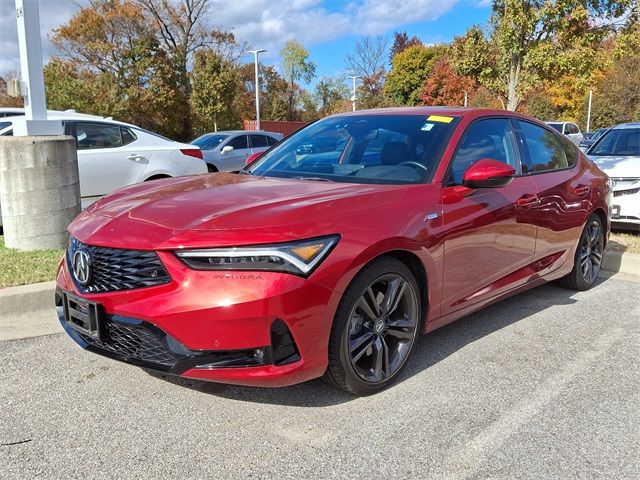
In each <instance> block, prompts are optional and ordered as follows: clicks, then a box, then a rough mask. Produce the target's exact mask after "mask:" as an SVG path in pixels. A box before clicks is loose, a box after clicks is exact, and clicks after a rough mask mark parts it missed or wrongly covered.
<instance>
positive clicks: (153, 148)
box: [0, 112, 207, 225]
mask: <svg viewBox="0 0 640 480" xmlns="http://www.w3.org/2000/svg"><path fill="white" fill-rule="evenodd" d="M18 118H19V117H5V118H3V119H2V122H3V123H4V122H7V123H9V125H8V126H5V128H3V129H1V130H0V136H8V135H13V121H15V120H16V119H18ZM49 118H52V119H57V120H61V121H62V123H63V126H64V131H65V133H66V134H67V135H71V136H73V137H75V138H76V142H77V147H78V169H79V172H80V194H81V196H82V206H83V208H85V207H87V206H88V205H89V204H91V203H92V202H94V201H96V200H97V199H99V198H100V197H102V196H103V195H106V194H107V193H111V192H113V191H114V190H117V189H119V188H122V187H125V186H127V185H132V184H134V183H138V182H144V181H147V180H155V179H159V178H166V177H177V176H181V175H191V174H197V173H206V171H207V167H206V165H205V163H204V162H203V161H202V152H201V151H200V149H199V148H197V147H195V146H193V145H190V144H185V143H178V142H174V141H172V140H169V139H167V138H164V137H162V136H160V135H157V134H155V133H152V132H149V131H147V130H144V129H142V128H140V127H137V126H135V125H130V124H128V123H123V122H118V121H115V120H112V119H106V118H103V117H98V116H91V115H84V114H79V113H75V112H73V113H72V112H51V113H50V114H49ZM0 219H1V215H0ZM0 225H2V223H1V220H0Z"/></svg>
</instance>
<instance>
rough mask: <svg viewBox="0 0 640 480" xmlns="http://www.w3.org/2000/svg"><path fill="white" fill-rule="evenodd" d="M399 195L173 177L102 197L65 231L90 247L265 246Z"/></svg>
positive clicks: (381, 188) (318, 230)
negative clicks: (93, 245) (92, 245)
mask: <svg viewBox="0 0 640 480" xmlns="http://www.w3.org/2000/svg"><path fill="white" fill-rule="evenodd" d="M405 192H406V188H405V187H403V186H395V185H366V184H351V183H338V182H321V181H309V180H294V179H281V178H265V177H253V176H249V175H236V174H213V175H201V176H193V177H182V178H172V179H167V180H159V181H155V182H150V183H143V184H138V185H134V186H132V187H128V188H125V189H122V190H119V191H117V192H115V193H113V194H111V195H108V196H106V197H104V198H103V199H101V200H99V201H98V202H96V203H95V204H93V205H92V206H90V207H89V208H88V209H87V210H85V211H84V212H82V213H81V214H80V215H79V216H78V217H77V218H76V219H75V220H74V221H73V223H72V224H71V225H70V227H69V231H70V232H71V234H72V235H73V236H75V237H76V238H78V239H79V240H81V241H83V242H86V243H89V244H95V245H103V246H111V247H125V248H139V249H163V248H167V249H168V248H176V247H183V246H188V247H206V246H214V245H215V246H225V245H242V244H249V243H254V244H255V243H269V242H277V241H286V240H291V239H299V238H305V237H312V236H318V235H323V234H330V233H340V232H339V231H338V229H337V228H336V225H338V224H339V222H337V221H336V220H337V219H339V218H340V217H342V216H344V215H349V214H353V213H354V212H359V211H365V210H372V209H377V208H380V207H382V206H386V205H390V204H394V203H397V202H399V201H401V200H402V198H403V197H404V195H405ZM212 242H215V243H212Z"/></svg>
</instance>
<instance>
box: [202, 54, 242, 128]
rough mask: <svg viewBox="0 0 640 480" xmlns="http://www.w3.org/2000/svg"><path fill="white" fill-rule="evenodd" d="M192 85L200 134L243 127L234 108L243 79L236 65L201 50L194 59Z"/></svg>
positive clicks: (217, 55) (218, 55)
mask: <svg viewBox="0 0 640 480" xmlns="http://www.w3.org/2000/svg"><path fill="white" fill-rule="evenodd" d="M191 82H192V86H193V92H192V94H191V108H192V112H193V114H194V127H195V130H196V134H202V133H206V132H210V131H212V130H213V131H216V132H217V131H218V129H219V128H221V129H223V130H228V129H232V128H238V127H239V126H240V125H239V123H240V121H239V118H238V116H237V110H236V109H235V105H234V99H235V97H236V93H237V91H238V87H239V76H238V72H237V70H236V69H235V66H234V65H233V63H232V62H230V61H229V60H227V59H225V58H223V57H222V55H220V54H219V53H217V52H215V51H213V50H211V49H207V50H204V49H203V50H198V51H197V52H196V53H195V55H194V64H193V70H192V71H191Z"/></svg>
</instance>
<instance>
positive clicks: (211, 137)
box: [191, 133, 229, 150]
mask: <svg viewBox="0 0 640 480" xmlns="http://www.w3.org/2000/svg"><path fill="white" fill-rule="evenodd" d="M228 136H229V135H223V134H215V133H207V134H205V135H202V136H200V137H198V138H196V139H195V140H194V141H193V142H191V143H192V144H193V145H196V146H198V147H200V148H201V149H203V150H208V149H211V148H216V147H217V146H218V145H220V144H221V143H222V142H223V141H224V139H225V138H227V137H228Z"/></svg>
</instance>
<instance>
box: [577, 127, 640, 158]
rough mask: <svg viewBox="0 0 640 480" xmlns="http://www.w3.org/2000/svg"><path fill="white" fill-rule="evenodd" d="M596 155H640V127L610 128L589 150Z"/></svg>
mask: <svg viewBox="0 0 640 480" xmlns="http://www.w3.org/2000/svg"><path fill="white" fill-rule="evenodd" d="M589 155H596V156H638V155H640V128H620V129H614V130H609V131H608V132H607V133H605V134H604V136H602V138H600V139H599V140H598V143H596V144H595V146H594V147H593V148H592V149H591V150H589Z"/></svg>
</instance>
